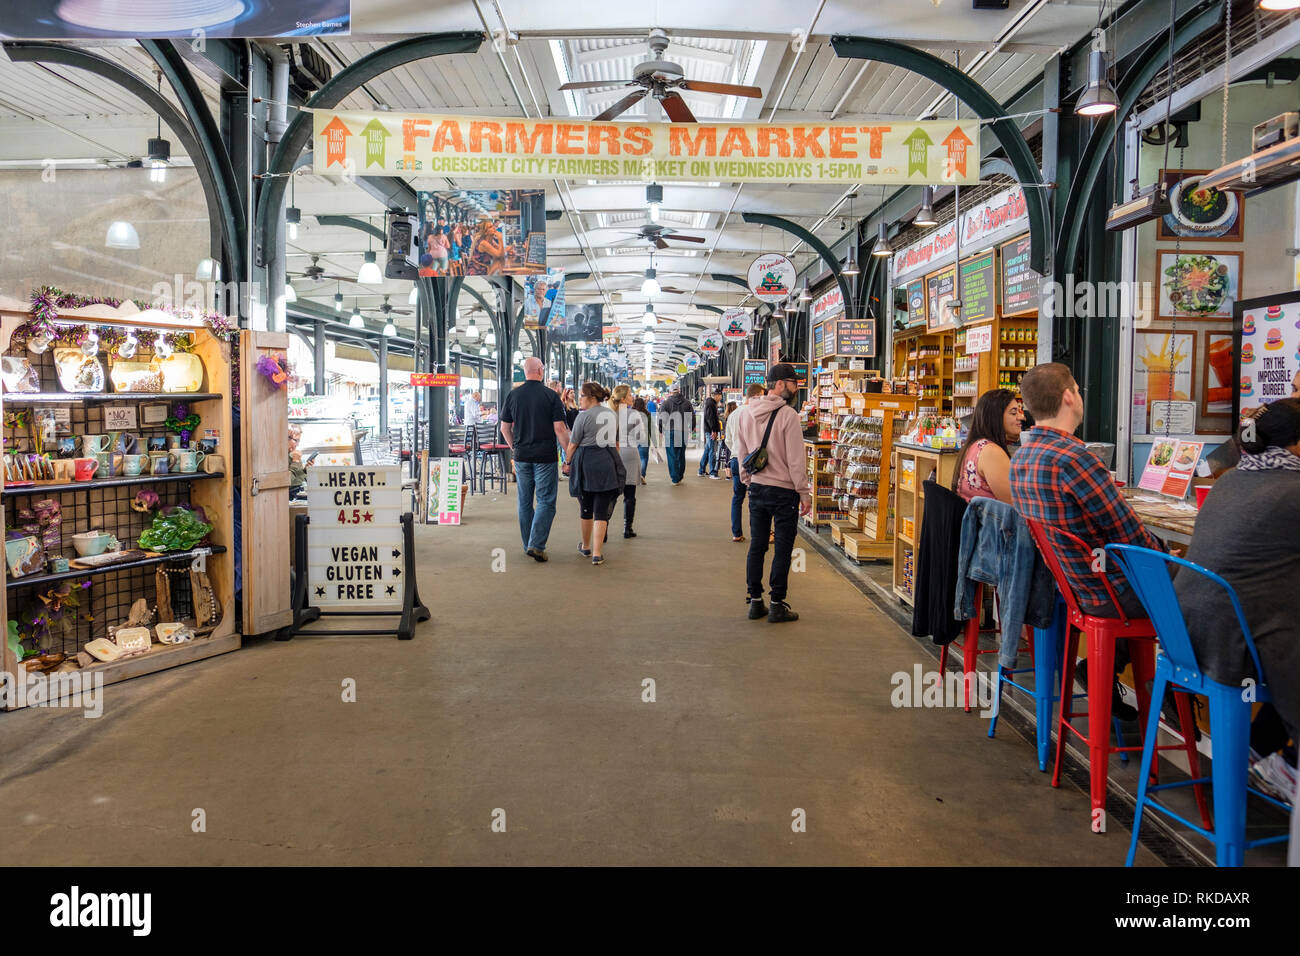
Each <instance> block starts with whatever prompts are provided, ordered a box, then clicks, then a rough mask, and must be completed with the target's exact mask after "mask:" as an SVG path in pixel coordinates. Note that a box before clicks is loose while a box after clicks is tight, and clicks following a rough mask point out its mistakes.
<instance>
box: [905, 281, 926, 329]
mask: <svg viewBox="0 0 1300 956" xmlns="http://www.w3.org/2000/svg"><path fill="white" fill-rule="evenodd" d="M914 325H925V280H924V279H917V280H916V281H915V282H909V283H908V284H907V327H908V328H909V329H910V328H911V327H912V326H914Z"/></svg>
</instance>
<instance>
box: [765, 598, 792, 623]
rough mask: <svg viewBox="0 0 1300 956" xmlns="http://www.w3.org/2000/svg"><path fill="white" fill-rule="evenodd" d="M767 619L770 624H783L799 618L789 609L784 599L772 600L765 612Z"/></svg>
mask: <svg viewBox="0 0 1300 956" xmlns="http://www.w3.org/2000/svg"><path fill="white" fill-rule="evenodd" d="M767 620H768V622H769V623H771V624H784V623H785V622H786V621H797V620H799V615H798V614H796V613H795V612H794V611H792V610H790V605H788V604H786V603H785V602H784V601H773V602H772V607H771V608H769V609H768V612H767Z"/></svg>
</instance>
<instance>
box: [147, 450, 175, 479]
mask: <svg viewBox="0 0 1300 956" xmlns="http://www.w3.org/2000/svg"><path fill="white" fill-rule="evenodd" d="M170 471H171V455H170V454H169V453H168V452H165V451H162V452H154V453H153V454H152V455H150V456H149V473H150V474H153V475H165V474H167V473H168V472H170Z"/></svg>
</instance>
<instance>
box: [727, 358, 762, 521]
mask: <svg viewBox="0 0 1300 956" xmlns="http://www.w3.org/2000/svg"><path fill="white" fill-rule="evenodd" d="M762 394H763V386H762V385H759V384H758V383H757V382H755V383H754V384H753V385H751V386H749V388H747V389H745V404H744V405H742V406H741V407H740V408H737V409H736V410H735V411H733V412H731V413H730V414H729V415H727V422H726V427H725V434H726V442H727V449H728V451H729V453H730V455H731V459H730V461H729V467H730V468H731V540H732V541H744V540H745V532H744V526H743V525H742V524H741V523H740V509H741V508H742V507H743V506H744V504H745V493H746V492H747V491H748V490H749V486H748V485H746V484H745V483H744V482H743V481H741V480H740V462H739V460H738V459H737V458H736V440H737V439H736V429H738V428H740V419H741V416H743V415H748V414H749V406H750V405H751V404H752V403H753V402H754V401H755V400H756V399H757V398H758V397H759V396H760V395H762ZM732 404H735V403H734V402H733V403H732Z"/></svg>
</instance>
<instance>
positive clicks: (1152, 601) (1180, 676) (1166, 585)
mask: <svg viewBox="0 0 1300 956" xmlns="http://www.w3.org/2000/svg"><path fill="white" fill-rule="evenodd" d="M1106 551H1107V552H1108V553H1110V554H1111V555H1112V556H1113V557H1114V558H1115V561H1116V563H1117V564H1119V566H1120V568H1121V570H1123V572H1124V574H1125V576H1127V577H1128V580H1129V583H1130V584H1131V585H1132V586H1133V590H1134V592H1135V593H1136V594H1137V596H1138V597H1139V598H1140V599H1141V601H1142V605H1143V607H1145V608H1146V610H1147V614H1148V615H1149V616H1150V618H1151V623H1152V624H1153V625H1154V627H1155V631H1156V638H1157V640H1158V641H1159V642H1160V651H1161V653H1160V656H1159V657H1157V658H1156V675H1155V684H1154V686H1153V687H1152V689H1151V699H1152V700H1153V701H1156V702H1157V704H1156V706H1154V707H1152V708H1151V714H1150V716H1149V718H1148V719H1147V729H1146V742H1145V745H1144V746H1143V748H1142V770H1141V773H1140V775H1139V778H1138V779H1139V783H1138V793H1137V813H1136V814H1135V815H1134V817H1133V842H1132V843H1131V844H1130V845H1129V850H1128V860H1127V862H1126V863H1125V865H1126V866H1132V865H1133V858H1134V856H1136V855H1137V846H1138V836H1139V834H1140V833H1141V829H1142V814H1143V811H1144V810H1145V809H1146V808H1147V807H1151V808H1152V809H1153V810H1159V811H1160V812H1161V813H1163V814H1165V815H1166V816H1168V817H1172V818H1173V819H1175V820H1177V821H1178V822H1179V823H1181V824H1182V825H1183V826H1185V827H1189V828H1190V829H1192V830H1194V831H1195V832H1197V833H1199V834H1200V835H1201V836H1203V837H1205V838H1206V839H1207V840H1210V841H1211V842H1213V843H1214V852H1215V861H1216V863H1217V864H1218V865H1219V866H1242V865H1243V864H1244V863H1245V856H1246V850H1249V849H1252V848H1253V847H1257V846H1265V845H1266V844H1270V843H1283V842H1285V841H1286V840H1288V839H1290V834H1289V833H1283V834H1281V835H1280V836H1273V837H1266V838H1264V839H1260V840H1250V841H1247V840H1246V794H1247V793H1248V792H1249V793H1253V794H1255V796H1257V797H1259V798H1260V799H1261V800H1266V801H1267V802H1269V803H1271V804H1272V805H1273V806H1275V807H1277V808H1278V809H1281V810H1286V811H1288V812H1290V810H1291V807H1290V805H1288V804H1286V803H1283V802H1282V801H1280V800H1275V799H1273V798H1272V797H1270V796H1268V795H1267V794H1265V793H1261V792H1260V791H1258V790H1256V789H1255V788H1253V787H1251V786H1250V785H1249V782H1248V781H1249V776H1250V773H1249V772H1250V718H1251V703H1252V702H1251V701H1249V700H1244V699H1243V697H1244V696H1245V695H1243V693H1242V688H1241V687H1238V686H1233V685H1231V684H1221V683H1219V682H1218V681H1216V680H1212V679H1211V678H1209V677H1207V676H1206V675H1205V674H1203V673H1202V672H1201V669H1200V666H1199V665H1198V663H1197V661H1196V651H1195V649H1194V648H1193V647H1192V642H1191V638H1189V637H1188V635H1187V624H1186V621H1185V620H1184V619H1183V612H1182V608H1181V607H1179V605H1178V595H1177V592H1175V591H1174V583H1173V580H1172V579H1171V578H1170V576H1169V565H1170V564H1174V565H1177V566H1179V567H1180V568H1182V571H1181V572H1180V573H1182V574H1187V573H1193V574H1202V575H1204V576H1205V577H1207V578H1209V579H1210V580H1211V581H1213V582H1214V583H1215V584H1217V585H1219V586H1220V587H1222V588H1223V590H1224V592H1225V594H1226V595H1227V598H1228V600H1229V601H1231V602H1232V609H1233V610H1234V611H1235V612H1236V614H1237V623H1238V624H1239V625H1240V626H1241V634H1242V637H1243V638H1244V639H1245V641H1246V649H1247V650H1248V651H1250V659H1251V663H1252V664H1254V666H1255V675H1256V678H1257V681H1256V685H1255V695H1254V696H1255V701H1254V702H1256V703H1265V702H1267V701H1268V700H1269V699H1270V698H1269V692H1268V687H1267V686H1266V685H1265V683H1264V669H1263V668H1262V667H1261V666H1260V663H1259V652H1258V651H1257V650H1256V649H1255V640H1254V638H1253V637H1252V636H1251V633H1250V625H1249V624H1247V623H1246V615H1245V614H1244V613H1243V612H1242V610H1241V602H1240V601H1239V600H1238V599H1237V592H1236V591H1235V590H1233V587H1232V585H1231V584H1229V583H1228V582H1227V581H1225V580H1224V579H1223V578H1221V577H1220V576H1219V575H1217V574H1215V573H1214V572H1213V571H1210V570H1208V569H1207V568H1203V567H1201V566H1200V565H1199V564H1193V563H1192V562H1191V561H1186V560H1184V559H1183V558H1176V557H1174V556H1173V555H1169V554H1164V553H1163V552H1160V551H1152V550H1151V549H1150V548H1139V547H1135V546H1133V545H1130V544H1108V545H1106ZM1166 688H1172V689H1173V690H1174V691H1175V692H1176V693H1184V694H1201V695H1203V696H1204V697H1205V698H1206V699H1207V700H1208V702H1209V705H1210V737H1211V739H1212V740H1213V741H1214V760H1213V765H1212V767H1211V769H1210V776H1209V777H1200V778H1198V779H1196V780H1188V781H1185V782H1183V783H1165V784H1160V785H1159V786H1155V787H1149V786H1148V785H1147V781H1148V777H1149V774H1150V771H1151V761H1152V757H1153V755H1154V751H1155V744H1156V732H1157V730H1158V728H1159V726H1160V707H1159V703H1158V702H1159V701H1162V700H1164V695H1165V690H1166ZM1207 782H1208V783H1211V784H1212V785H1213V789H1214V829H1213V830H1212V831H1211V830H1207V829H1205V828H1204V827H1199V826H1197V825H1196V824H1194V823H1192V822H1190V821H1188V820H1186V819H1184V818H1183V817H1181V816H1179V815H1178V814H1177V813H1175V812H1174V811H1173V810H1171V809H1169V808H1168V807H1166V806H1164V805H1163V804H1161V803H1159V802H1157V801H1156V800H1154V799H1153V798H1152V797H1151V794H1153V793H1155V792H1156V791H1158V790H1169V789H1172V788H1174V787H1189V786H1192V785H1194V784H1203V783H1207Z"/></svg>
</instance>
